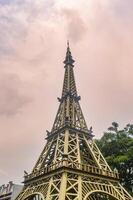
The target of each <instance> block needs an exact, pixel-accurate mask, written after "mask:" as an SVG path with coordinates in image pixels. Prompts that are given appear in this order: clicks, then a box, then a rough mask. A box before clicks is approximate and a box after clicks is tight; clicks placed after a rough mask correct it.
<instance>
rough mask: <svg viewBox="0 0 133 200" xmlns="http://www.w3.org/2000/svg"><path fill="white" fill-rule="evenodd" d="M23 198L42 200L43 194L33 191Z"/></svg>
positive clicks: (26, 199)
mask: <svg viewBox="0 0 133 200" xmlns="http://www.w3.org/2000/svg"><path fill="white" fill-rule="evenodd" d="M24 200H44V196H43V194H42V193H40V192H34V193H33V194H30V195H27V196H26V197H25V198H24Z"/></svg>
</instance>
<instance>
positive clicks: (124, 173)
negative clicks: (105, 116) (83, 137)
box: [96, 122, 133, 193]
mask: <svg viewBox="0 0 133 200" xmlns="http://www.w3.org/2000/svg"><path fill="white" fill-rule="evenodd" d="M96 143H97V145H98V147H99V148H100V150H101V151H102V153H103V155H104V157H105V158H106V160H107V162H108V164H109V165H110V166H111V168H112V169H113V170H114V169H115V170H116V169H117V170H118V172H119V174H120V181H121V184H122V185H123V186H124V187H125V188H126V189H127V190H128V191H129V192H130V193H132V192H133V125H132V124H127V125H126V127H125V128H124V129H122V130H120V129H119V124H118V123H116V122H113V123H112V126H111V127H109V128H108V131H107V132H105V133H104V135H103V136H102V138H101V139H99V140H96Z"/></svg>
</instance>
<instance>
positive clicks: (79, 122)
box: [52, 41, 89, 132]
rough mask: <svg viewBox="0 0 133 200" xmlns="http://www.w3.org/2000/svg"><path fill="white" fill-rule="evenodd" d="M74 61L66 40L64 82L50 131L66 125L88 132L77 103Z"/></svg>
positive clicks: (78, 97) (78, 98)
mask: <svg viewBox="0 0 133 200" xmlns="http://www.w3.org/2000/svg"><path fill="white" fill-rule="evenodd" d="M74 62H75V61H74V59H73V58H72V55H71V51H70V47H69V41H67V52H66V58H65V61H64V64H65V75H64V83H63V89H62V95H61V98H58V100H59V102H60V105H59V109H58V112H57V115H56V118H55V121H54V124H53V128H52V132H55V131H58V130H59V129H61V128H63V127H65V126H68V125H69V126H70V127H71V128H75V129H78V130H82V131H86V132H89V130H88V128H87V124H86V122H85V119H84V116H83V113H82V110H81V107H80V104H79V100H80V96H78V93H77V88H76V83H75V78H74V71H73V67H74V65H73V63H74Z"/></svg>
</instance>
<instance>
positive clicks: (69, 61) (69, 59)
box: [64, 40, 75, 66]
mask: <svg viewBox="0 0 133 200" xmlns="http://www.w3.org/2000/svg"><path fill="white" fill-rule="evenodd" d="M74 62H75V61H74V60H73V58H72V55H71V51H70V47H69V40H67V52H66V58H65V60H64V64H65V65H71V66H73V63H74Z"/></svg>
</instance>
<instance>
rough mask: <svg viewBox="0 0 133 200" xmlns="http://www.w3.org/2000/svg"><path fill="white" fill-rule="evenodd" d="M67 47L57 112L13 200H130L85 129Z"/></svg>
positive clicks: (132, 199) (90, 132)
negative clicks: (40, 151)
mask: <svg viewBox="0 0 133 200" xmlns="http://www.w3.org/2000/svg"><path fill="white" fill-rule="evenodd" d="M74 62H75V61H74V60H73V58H72V55H71V51H70V48H69V43H68V46H67V52H66V58H65V61H64V64H65V66H64V68H65V75H64V83H63V90H62V96H61V98H58V100H59V108H58V111H57V115H56V118H55V121H54V124H53V127H52V130H51V131H50V132H49V131H47V137H46V141H47V142H46V145H45V147H44V149H43V151H42V153H41V155H40V157H39V159H38V161H37V162H36V164H35V166H34V168H33V170H32V172H31V173H30V174H28V173H27V172H25V175H24V188H23V190H22V192H21V193H20V194H19V195H18V197H17V198H16V200H25V199H27V200H115V199H116V200H133V198H132V197H131V196H130V195H129V194H128V192H127V191H126V190H125V189H124V188H123V187H122V185H120V183H119V174H118V172H117V171H112V170H111V168H110V167H109V165H108V164H107V162H106V160H105V159H104V157H103V155H102V154H101V152H100V150H99V149H98V147H97V145H96V143H95V142H94V140H93V135H92V128H90V129H88V127H87V125H86V121H85V119H84V116H83V113H82V110H81V107H80V104H79V101H80V96H78V94H77V89H76V84H75V78H74V71H73V68H74Z"/></svg>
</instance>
